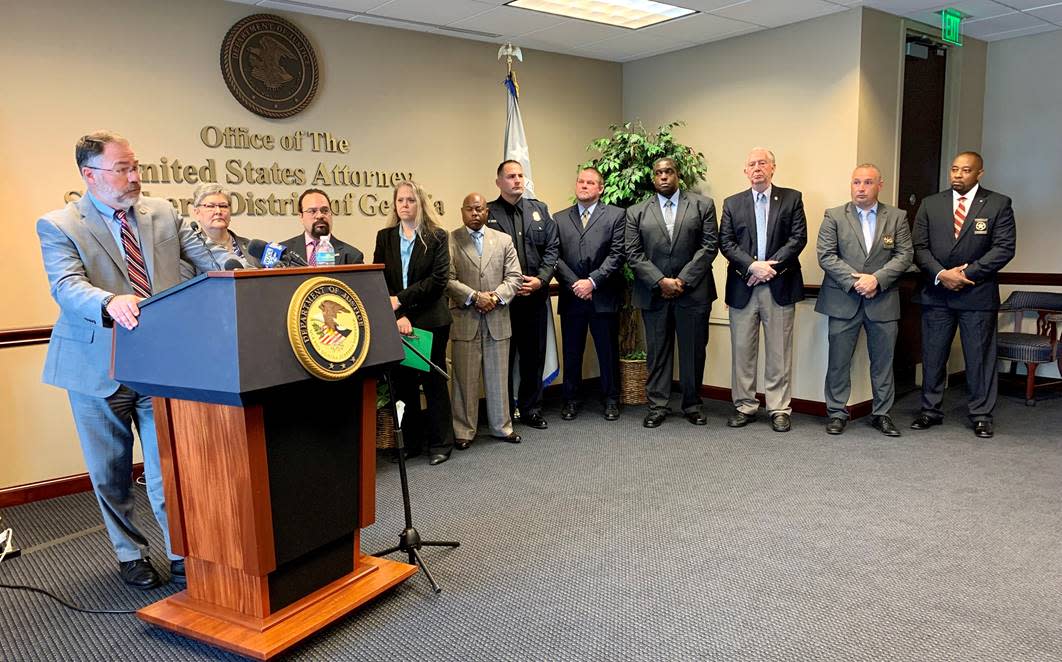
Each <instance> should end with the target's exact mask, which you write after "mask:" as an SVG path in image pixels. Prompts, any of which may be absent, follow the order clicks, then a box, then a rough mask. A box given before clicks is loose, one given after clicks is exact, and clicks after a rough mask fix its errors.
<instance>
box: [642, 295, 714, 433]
mask: <svg viewBox="0 0 1062 662" xmlns="http://www.w3.org/2000/svg"><path fill="white" fill-rule="evenodd" d="M642 320H643V321H644V323H645V338H646V341H645V346H646V368H647V369H648V372H649V381H648V383H647V384H646V391H647V395H648V396H649V409H650V411H667V410H668V409H669V407H668V401H669V400H670V399H671V376H672V375H673V374H674V353H675V352H674V347H675V342H674V341H675V338H676V337H677V338H678V355H679V386H680V387H681V389H682V411H684V412H686V413H691V412H694V411H700V410H701V406H702V405H703V402H702V401H701V396H700V394H699V393H698V391H699V390H700V387H701V382H702V381H704V360H705V358H706V355H707V350H706V347H707V345H708V306H707V305H704V306H688V307H687V306H679V305H677V304H676V303H675V302H674V301H665V302H664V305H663V306H661V307H660V308H657V309H654V310H650V309H644V310H642Z"/></svg>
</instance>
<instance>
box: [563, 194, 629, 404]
mask: <svg viewBox="0 0 1062 662" xmlns="http://www.w3.org/2000/svg"><path fill="white" fill-rule="evenodd" d="M625 218H626V212H625V211H624V210H622V209H620V208H619V207H613V206H612V205H606V204H603V203H601V202H598V203H597V205H596V206H595V207H594V211H593V213H592V214H591V215H590V218H589V219H588V220H587V224H586V227H585V228H584V227H583V223H582V220H581V219H580V217H579V205H573V206H571V207H569V208H567V209H565V210H563V211H560V212H558V213H557V215H556V216H555V217H554V219H553V220H554V221H556V223H557V232H558V234H559V235H560V259H559V260H558V262H557V281H558V282H559V283H560V296H559V302H558V312H559V313H560V318H561V339H562V344H563V345H564V399H565V400H566V401H574V400H576V397H577V395H578V392H579V386H580V384H581V383H582V366H583V351H584V350H585V348H586V331H587V329H588V328H589V330H590V334H591V335H592V336H593V338H594V349H595V351H596V352H597V362H598V364H599V366H600V368H601V393H602V395H603V396H604V399H605V402H606V403H611V404H618V403H619V315H618V311H619V307H620V303H621V302H622V299H623V269H622V267H623V230H624V222H625ZM584 278H589V279H590V280H591V281H593V283H594V285H595V288H594V293H593V296H592V298H591V300H590V301H586V300H584V299H580V298H579V297H577V296H575V294H574V293H573V292H572V285H573V284H574V283H575V281H577V280H582V279H584Z"/></svg>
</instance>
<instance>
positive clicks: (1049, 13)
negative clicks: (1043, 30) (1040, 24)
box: [1029, 4, 1062, 25]
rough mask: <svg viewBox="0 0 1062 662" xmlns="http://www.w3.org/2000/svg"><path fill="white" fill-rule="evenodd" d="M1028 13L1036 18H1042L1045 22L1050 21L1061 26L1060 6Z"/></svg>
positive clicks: (1061, 7) (1061, 12) (1061, 8)
mask: <svg viewBox="0 0 1062 662" xmlns="http://www.w3.org/2000/svg"><path fill="white" fill-rule="evenodd" d="M1029 13H1030V14H1032V15H1033V16H1036V17H1037V18H1042V19H1044V20H1045V21H1051V22H1052V23H1055V24H1058V25H1062V4H1057V5H1051V6H1050V7H1042V8H1040V9H1033V10H1032V11H1030V12H1029Z"/></svg>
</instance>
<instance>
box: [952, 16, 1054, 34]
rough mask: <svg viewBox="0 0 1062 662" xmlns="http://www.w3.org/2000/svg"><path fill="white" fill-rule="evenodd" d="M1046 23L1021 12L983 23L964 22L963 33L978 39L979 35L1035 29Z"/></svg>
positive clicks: (997, 17) (987, 19)
mask: <svg viewBox="0 0 1062 662" xmlns="http://www.w3.org/2000/svg"><path fill="white" fill-rule="evenodd" d="M1044 23H1046V21H1042V20H1040V19H1038V18H1036V17H1035V16H1033V15H1032V14H1022V13H1021V12H1014V13H1013V14H1007V15H1006V16H996V17H995V18H986V19H984V20H983V21H963V24H962V32H963V34H968V35H970V36H971V37H977V36H979V35H988V34H993V33H995V32H1005V31H1007V30H1021V29H1023V28H1034V27H1038V26H1041V25H1043V24H1044Z"/></svg>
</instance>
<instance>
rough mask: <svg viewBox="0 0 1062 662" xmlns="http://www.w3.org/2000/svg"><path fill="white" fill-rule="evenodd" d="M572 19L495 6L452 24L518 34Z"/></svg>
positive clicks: (486, 30) (504, 33) (511, 34)
mask: <svg viewBox="0 0 1062 662" xmlns="http://www.w3.org/2000/svg"><path fill="white" fill-rule="evenodd" d="M571 20H574V19H570V18H564V17H561V16H554V15H552V14H543V13H542V12H537V11H529V10H527V9H516V8H515V7H495V8H494V9H490V10H488V11H486V12H484V13H482V14H479V15H477V16H473V17H471V18H466V19H465V20H463V21H457V22H455V23H451V24H450V25H452V26H456V27H460V28H469V29H471V30H479V31H481V32H495V33H498V34H501V35H505V36H518V35H523V34H527V33H529V32H536V31H538V30H544V29H546V28H550V27H553V26H555V25H560V24H561V23H567V22H569V21H571Z"/></svg>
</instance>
